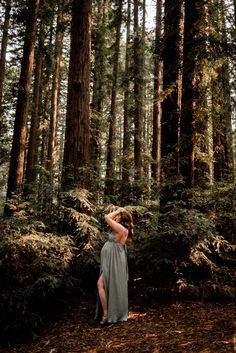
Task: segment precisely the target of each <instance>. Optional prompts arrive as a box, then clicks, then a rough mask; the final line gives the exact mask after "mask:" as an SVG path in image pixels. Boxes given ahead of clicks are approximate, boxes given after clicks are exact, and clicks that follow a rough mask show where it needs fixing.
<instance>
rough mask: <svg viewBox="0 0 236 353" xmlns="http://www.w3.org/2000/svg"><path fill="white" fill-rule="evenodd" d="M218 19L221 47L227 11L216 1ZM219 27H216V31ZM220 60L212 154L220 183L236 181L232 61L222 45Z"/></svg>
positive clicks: (215, 84)
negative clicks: (235, 176)
mask: <svg viewBox="0 0 236 353" xmlns="http://www.w3.org/2000/svg"><path fill="white" fill-rule="evenodd" d="M212 5H213V6H214V9H215V12H216V11H217V14H215V13H214V15H215V16H216V18H217V21H214V23H215V34H216V36H217V38H218V37H219V36H221V41H222V43H225V42H227V35H226V25H225V20H224V18H225V9H224V2H223V1H222V0H216V1H213V3H212ZM216 26H217V27H216ZM216 53H217V55H218V56H219V59H220V58H222V57H224V56H225V57H224V61H223V63H222V64H221V65H220V66H219V67H217V68H216V74H217V76H216V78H215V79H214V80H213V82H212V116H213V151H214V179H215V180H217V181H219V180H223V179H228V178H231V179H232V177H233V149H232V145H233V141H232V122H231V115H232V109H231V92H230V90H231V88H230V77H229V72H230V68H229V61H228V57H227V56H226V53H224V48H223V45H219V47H218V50H216V49H215V53H214V54H215V55H216Z"/></svg>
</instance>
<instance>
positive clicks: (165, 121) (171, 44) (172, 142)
mask: <svg viewBox="0 0 236 353" xmlns="http://www.w3.org/2000/svg"><path fill="white" fill-rule="evenodd" d="M182 55H183V1H182V0H177V1H173V0H166V1H165V15H164V49H163V91H164V99H163V102H162V126H161V157H162V173H163V178H164V179H165V178H168V177H173V176H177V175H178V169H179V167H178V166H179V154H178V151H179V121H180V110H181V106H180V103H181V100H180V99H179V98H180V95H181V89H182V76H181V72H182V71H181V69H182ZM174 58H175V59H174Z"/></svg>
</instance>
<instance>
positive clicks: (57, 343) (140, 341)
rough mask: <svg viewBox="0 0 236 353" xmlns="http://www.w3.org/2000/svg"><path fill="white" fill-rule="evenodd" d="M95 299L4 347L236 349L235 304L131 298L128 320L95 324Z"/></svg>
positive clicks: (180, 352) (27, 351)
mask: <svg viewBox="0 0 236 353" xmlns="http://www.w3.org/2000/svg"><path fill="white" fill-rule="evenodd" d="M93 311H94V307H93V303H91V301H86V302H82V303H80V304H76V305H74V306H73V308H72V307H71V308H69V309H68V311H67V312H66V313H64V314H63V315H61V316H59V317H58V318H57V320H55V321H54V322H51V323H49V324H48V327H47V328H44V330H43V331H42V332H41V333H40V335H39V336H38V337H37V338H35V339H34V341H30V342H27V343H24V344H18V345H11V346H8V347H5V348H4V347H2V348H1V347H0V352H1V353H77V352H81V353H108V352H116V353H134V352H135V353H137V352H146V353H189V352H191V353H192V352H196V353H223V352H230V353H233V352H236V336H235V331H236V330H235V328H236V325H235V324H236V322H235V319H236V318H235V306H234V305H233V304H222V303H202V302H189V303H175V304H170V303H169V304H159V305H154V306H150V307H143V306H141V305H140V304H134V303H130V311H129V320H128V321H127V322H125V323H118V324H110V325H106V326H104V327H101V326H99V325H97V326H93V325H91V324H90V323H89V320H90V319H91V318H92V317H93Z"/></svg>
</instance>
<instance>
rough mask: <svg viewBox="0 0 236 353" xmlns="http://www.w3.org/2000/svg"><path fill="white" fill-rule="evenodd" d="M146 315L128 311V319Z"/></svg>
mask: <svg viewBox="0 0 236 353" xmlns="http://www.w3.org/2000/svg"><path fill="white" fill-rule="evenodd" d="M146 315H147V313H137V312H134V311H130V312H129V319H137V318H140V317H145V316H146Z"/></svg>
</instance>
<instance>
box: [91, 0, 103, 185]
mask: <svg viewBox="0 0 236 353" xmlns="http://www.w3.org/2000/svg"><path fill="white" fill-rule="evenodd" d="M106 3H107V0H98V8H97V12H96V13H95V14H94V17H95V21H96V24H94V28H93V38H94V43H93V46H94V69H93V77H94V79H93V94H92V102H91V137H90V168H91V174H92V178H93V180H92V181H91V184H92V185H91V187H92V188H93V187H94V191H96V190H98V180H100V173H101V170H100V169H101V163H100V157H101V142H100V128H101V123H100V121H101V116H102V112H103V104H104V96H105V92H104V76H105V33H106V17H107V14H106Z"/></svg>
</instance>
